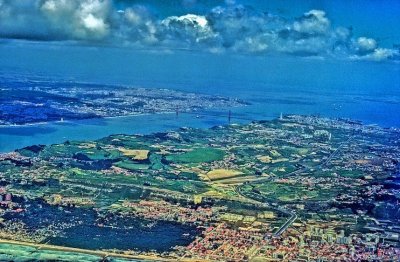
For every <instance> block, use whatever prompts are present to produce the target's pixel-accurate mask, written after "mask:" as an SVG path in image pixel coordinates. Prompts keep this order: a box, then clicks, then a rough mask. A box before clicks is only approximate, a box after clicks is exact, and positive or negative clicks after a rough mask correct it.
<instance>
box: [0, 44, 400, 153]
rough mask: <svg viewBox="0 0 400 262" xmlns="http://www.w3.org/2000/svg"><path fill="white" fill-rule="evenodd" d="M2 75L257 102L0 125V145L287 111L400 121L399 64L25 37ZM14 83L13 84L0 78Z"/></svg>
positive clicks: (1, 51) (7, 55)
mask: <svg viewBox="0 0 400 262" xmlns="http://www.w3.org/2000/svg"><path fill="white" fill-rule="evenodd" d="M0 58H1V60H0V74H1V75H2V76H5V77H15V78H18V79H30V78H31V77H33V76H40V77H47V78H51V79H53V80H54V81H57V79H60V80H70V81H79V82H91V83H104V84H118V85H119V84H122V85H128V86H134V87H138V86H141V87H147V88H170V89H175V90H181V91H187V92H197V93H205V94H211V95H212V94H216V95H223V96H230V97H235V98H240V99H243V100H245V101H247V102H249V103H251V105H249V106H245V107H240V108H231V109H228V108H224V109H216V110H214V111H213V112H205V114H203V113H199V115H198V116H197V117H196V115H191V114H180V115H179V117H178V118H176V117H175V114H171V115H168V114H166V115H145V116H134V117H122V118H108V119H91V120H83V121H72V122H64V123H48V124H37V125H31V126H21V127H0V152H8V151H12V150H14V149H16V148H21V147H24V146H28V145H32V144H53V143H60V142H63V141H65V140H85V139H96V138H100V137H103V136H107V135H110V134H115V133H128V134H135V133H152V132H159V131H166V130H173V129H177V128H179V127H182V126H190V127H198V128H207V127H211V126H214V125H221V124H228V110H232V117H233V118H232V122H240V123H246V122H249V121H251V120H260V119H271V118H275V117H278V116H279V115H280V113H283V114H313V115H320V116H327V117H344V118H352V119H355V120H360V121H362V122H364V123H366V124H378V125H381V126H383V127H400V64H399V63H394V62H388V63H377V62H366V61H349V60H346V61H340V60H327V59H318V58H313V59H311V58H301V57H273V56H271V57H264V56H245V55H228V54H208V53H200V52H197V53H196V52H149V51H133V50H130V49H123V48H122V49H121V48H120V49H117V48H105V47H101V48H100V47H99V48H96V47H91V48H89V47H82V46H68V47H64V46H61V45H59V46H58V45H54V44H53V45H52V46H51V48H49V46H48V45H47V44H43V43H41V44H37V45H32V44H30V45H27V44H24V43H20V44H18V45H16V44H3V45H0ZM0 84H1V85H7V83H0Z"/></svg>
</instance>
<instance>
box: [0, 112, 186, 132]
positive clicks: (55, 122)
mask: <svg viewBox="0 0 400 262" xmlns="http://www.w3.org/2000/svg"><path fill="white" fill-rule="evenodd" d="M173 113H174V112H159V113H153V114H152V113H145V114H128V115H121V116H103V117H102V116H100V117H91V118H79V119H68V120H64V121H60V120H58V121H47V122H46V121H41V122H34V123H25V124H5V125H2V124H0V128H20V127H32V126H42V125H50V124H57V123H71V122H77V121H85V120H101V119H116V118H124V117H136V116H149V115H168V114H173ZM183 113H185V112H182V114H183Z"/></svg>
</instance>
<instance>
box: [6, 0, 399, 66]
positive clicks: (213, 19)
mask: <svg viewBox="0 0 400 262" xmlns="http://www.w3.org/2000/svg"><path fill="white" fill-rule="evenodd" d="M195 2H196V1H191V0H190V1H182V4H183V5H193V4H194V3H195ZM128 3H129V2H128V1H126V4H125V5H124V7H123V9H118V8H117V6H118V5H117V4H116V3H114V2H113V0H0V38H15V39H27V40H45V41H54V40H58V41H61V40H74V41H85V42H89V43H90V42H96V43H107V44H111V45H117V46H118V45H124V46H130V45H132V46H142V47H151V48H155V49H156V48H158V47H163V49H165V48H166V49H174V48H189V49H199V50H208V51H211V52H241V53H257V54H265V55H268V54H271V53H277V54H280V53H284V54H288V55H294V56H317V57H323V58H328V57H329V58H331V57H334V58H340V59H353V60H354V59H356V60H372V61H384V60H398V59H399V52H398V50H393V49H387V48H382V47H380V46H379V43H378V42H377V41H376V40H375V39H373V38H371V37H367V36H362V37H358V38H355V37H354V36H353V29H351V28H345V27H340V26H338V27H334V26H333V25H332V23H331V21H330V20H329V18H328V15H327V14H326V13H325V12H324V11H323V10H310V11H308V12H305V13H304V14H303V15H302V16H300V17H297V18H290V17H281V16H279V15H274V14H271V13H267V12H262V11H260V10H257V9H254V8H252V7H249V6H244V5H238V4H236V3H235V1H226V3H225V4H224V5H221V6H217V7H214V8H211V9H210V10H209V11H207V12H205V13H202V14H190V13H189V14H185V15H176V16H169V17H162V18H160V17H158V16H157V15H156V14H155V13H154V9H153V8H149V7H148V6H143V5H136V4H128Z"/></svg>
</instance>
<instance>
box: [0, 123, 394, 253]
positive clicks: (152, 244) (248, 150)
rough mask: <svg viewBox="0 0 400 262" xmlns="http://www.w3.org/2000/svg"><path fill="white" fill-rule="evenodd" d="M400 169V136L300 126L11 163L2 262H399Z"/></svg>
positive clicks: (0, 170)
mask: <svg viewBox="0 0 400 262" xmlns="http://www.w3.org/2000/svg"><path fill="white" fill-rule="evenodd" d="M399 161H400V130H399V129H396V128H381V127H379V126H376V125H364V124H362V123H359V122H357V121H352V120H348V119H329V118H321V117H316V116H301V115H288V116H284V117H281V118H280V119H275V120H271V121H256V122H252V123H249V124H243V125H237V124H231V125H228V126H216V127H213V128H210V129H193V128H181V129H179V130H176V131H170V132H165V133H155V134H151V135H122V134H120V135H112V136H109V137H105V138H102V139H99V140H96V141H66V142H65V143H62V144H55V145H50V146H44V145H34V146H29V147H26V148H22V149H19V150H16V151H15V152H11V153H6V154H1V155H0V186H1V187H0V195H1V200H2V201H1V202H0V203H1V205H0V206H1V213H0V216H1V224H0V238H1V239H2V242H1V243H0V253H2V254H3V255H4V254H7V258H9V257H12V254H10V253H12V252H9V251H2V249H1V247H3V245H6V244H7V245H20V246H21V247H24V248H25V249H29V250H30V249H32V250H31V251H29V252H32V256H38V254H41V252H45V251H46V250H47V251H46V252H56V251H57V252H58V251H62V250H63V249H62V248H63V247H66V250H65V252H76V253H74V254H75V255H76V256H78V255H79V254H86V255H93V256H96V257H100V258H102V259H110V260H111V259H118V258H121V259H122V258H124V257H123V256H126V257H125V258H126V259H129V258H132V259H133V258H136V257H137V258H143V259H144V258H145V259H149V260H157V259H158V260H172V261H179V260H180V261H193V260H195V261H398V260H399V259H400V238H399V235H400V227H399V223H400V204H399V200H400V175H399V167H400V165H399V163H400V162H399ZM138 238H139V239H138ZM7 241H8V242H7ZM27 243H32V244H27ZM30 245H31V246H30ZM39 247H40V250H39ZM56 247H60V248H59V249H57V248H56ZM69 248H73V249H69ZM3 249H5V248H4V247H3ZM85 250H87V253H85ZM21 252H22V251H21ZM23 252H25V253H24V254H25V255H26V256H29V252H28V251H26V250H24V251H23ZM91 252H92V253H91ZM96 252H97V253H96ZM102 252H103V253H102ZM77 254H78V255H77ZM129 256H130V257H129Z"/></svg>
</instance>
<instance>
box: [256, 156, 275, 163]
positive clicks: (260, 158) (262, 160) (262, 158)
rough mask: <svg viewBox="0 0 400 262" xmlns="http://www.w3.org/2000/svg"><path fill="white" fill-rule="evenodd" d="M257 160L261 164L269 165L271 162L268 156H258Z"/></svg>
mask: <svg viewBox="0 0 400 262" xmlns="http://www.w3.org/2000/svg"><path fill="white" fill-rule="evenodd" d="M257 159H258V160H260V161H261V162H263V163H271V160H272V158H271V157H270V156H258V157H257Z"/></svg>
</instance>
